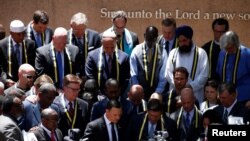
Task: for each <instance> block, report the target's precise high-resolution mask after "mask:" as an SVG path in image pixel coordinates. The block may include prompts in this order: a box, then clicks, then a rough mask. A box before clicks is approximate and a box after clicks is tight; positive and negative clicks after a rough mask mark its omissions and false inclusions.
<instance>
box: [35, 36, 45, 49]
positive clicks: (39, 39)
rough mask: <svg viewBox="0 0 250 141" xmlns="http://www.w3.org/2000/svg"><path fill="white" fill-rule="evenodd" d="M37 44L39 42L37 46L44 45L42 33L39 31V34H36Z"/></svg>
mask: <svg viewBox="0 0 250 141" xmlns="http://www.w3.org/2000/svg"><path fill="white" fill-rule="evenodd" d="M36 44H37V47H40V46H42V45H43V43H42V40H41V34H40V33H37V34H36Z"/></svg>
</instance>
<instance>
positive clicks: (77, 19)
mask: <svg viewBox="0 0 250 141" xmlns="http://www.w3.org/2000/svg"><path fill="white" fill-rule="evenodd" d="M73 23H75V24H77V25H80V24H84V25H87V23H88V19H87V16H86V15H85V14H84V13H80V12H79V13H76V14H74V15H73V16H72V18H71V20H70V24H73Z"/></svg>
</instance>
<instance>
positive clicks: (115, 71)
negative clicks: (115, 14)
mask: <svg viewBox="0 0 250 141" xmlns="http://www.w3.org/2000/svg"><path fill="white" fill-rule="evenodd" d="M115 44H116V35H115V34H114V32H110V31H106V32H104V33H103V36H102V47H100V48H98V49H96V50H93V51H91V52H90V53H89V55H88V57H87V61H86V65H85V72H86V76H87V78H88V79H89V78H91V79H95V80H96V81H97V82H98V85H99V87H100V90H101V92H102V93H103V94H105V93H104V84H105V82H106V80H108V79H109V78H114V79H116V80H118V81H119V83H120V85H121V91H122V92H124V90H125V89H126V88H127V84H128V80H129V78H130V74H129V70H130V67H129V57H128V55H127V54H126V53H124V52H122V51H121V50H119V49H117V48H116V45H115Z"/></svg>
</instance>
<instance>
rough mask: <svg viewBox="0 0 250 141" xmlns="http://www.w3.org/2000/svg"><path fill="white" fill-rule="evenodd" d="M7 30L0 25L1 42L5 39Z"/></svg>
mask: <svg viewBox="0 0 250 141" xmlns="http://www.w3.org/2000/svg"><path fill="white" fill-rule="evenodd" d="M5 34H6V33H5V29H4V27H3V25H2V24H0V40H2V39H3V38H5Z"/></svg>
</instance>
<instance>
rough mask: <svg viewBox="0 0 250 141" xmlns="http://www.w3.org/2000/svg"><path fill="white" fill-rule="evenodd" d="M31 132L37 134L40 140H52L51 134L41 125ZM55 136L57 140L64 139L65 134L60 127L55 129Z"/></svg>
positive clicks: (61, 140)
mask: <svg viewBox="0 0 250 141" xmlns="http://www.w3.org/2000/svg"><path fill="white" fill-rule="evenodd" d="M30 132H32V133H34V134H35V136H36V138H37V140H38V141H50V140H51V138H50V136H49V135H48V134H47V132H46V131H45V130H44V129H43V128H42V127H41V126H38V129H35V130H32V131H30ZM55 137H56V139H57V141H63V135H62V132H61V131H60V130H59V129H56V130H55Z"/></svg>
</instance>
